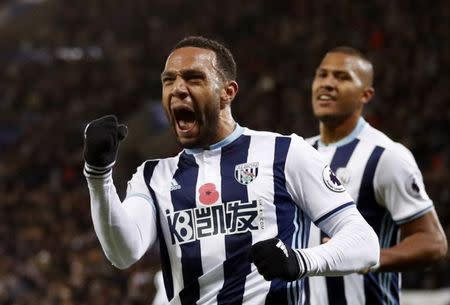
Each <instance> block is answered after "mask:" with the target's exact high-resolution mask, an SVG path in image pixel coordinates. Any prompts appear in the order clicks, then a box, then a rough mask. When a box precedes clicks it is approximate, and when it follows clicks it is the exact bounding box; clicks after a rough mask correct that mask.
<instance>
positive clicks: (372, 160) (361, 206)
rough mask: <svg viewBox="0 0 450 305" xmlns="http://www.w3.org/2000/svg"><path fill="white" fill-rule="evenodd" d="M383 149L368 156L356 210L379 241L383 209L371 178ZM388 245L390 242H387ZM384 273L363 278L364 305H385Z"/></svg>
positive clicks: (376, 149) (377, 149)
mask: <svg viewBox="0 0 450 305" xmlns="http://www.w3.org/2000/svg"><path fill="white" fill-rule="evenodd" d="M383 152H384V148H383V147H380V146H376V147H375V148H374V149H373V151H372V153H371V154H370V157H369V160H368V161H367V164H366V167H365V169H364V172H363V176H362V179H361V185H360V187H359V195H358V203H357V207H358V210H359V211H360V212H361V214H362V215H363V217H364V218H365V219H366V221H367V222H368V223H369V224H370V225H371V226H372V228H373V229H374V231H375V232H376V233H377V235H378V237H379V238H380V239H381V238H382V236H380V233H381V231H382V230H385V229H386V227H387V225H384V226H383V225H382V223H383V219H384V215H385V213H386V210H385V208H383V207H381V206H380V205H379V204H378V203H377V201H376V199H375V190H374V188H373V178H374V176H375V170H376V169H377V165H378V162H379V160H380V157H381V155H382V154H383ZM388 243H390V242H388ZM383 274H384V273H369V274H367V275H365V276H364V294H365V296H366V305H380V304H385V303H384V301H383V299H384V297H383V295H384V293H383V290H385V288H383V286H385V285H384V284H383V281H382V275H383Z"/></svg>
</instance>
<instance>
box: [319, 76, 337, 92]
mask: <svg viewBox="0 0 450 305" xmlns="http://www.w3.org/2000/svg"><path fill="white" fill-rule="evenodd" d="M320 87H321V88H323V89H325V90H327V91H332V90H333V89H334V88H336V79H335V78H334V77H333V76H332V75H330V74H329V75H327V77H324V78H323V79H322V80H321V84H320Z"/></svg>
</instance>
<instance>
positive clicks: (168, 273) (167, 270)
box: [144, 160, 174, 301]
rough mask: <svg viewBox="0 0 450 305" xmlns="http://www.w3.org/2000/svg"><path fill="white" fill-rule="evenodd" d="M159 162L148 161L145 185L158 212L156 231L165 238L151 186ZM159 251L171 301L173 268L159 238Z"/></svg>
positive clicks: (167, 293) (158, 212) (167, 292)
mask: <svg viewBox="0 0 450 305" xmlns="http://www.w3.org/2000/svg"><path fill="white" fill-rule="evenodd" d="M158 162H159V161H158V160H155V161H147V162H146V163H145V165H144V180H145V184H146V185H147V188H148V190H149V192H150V196H151V197H152V199H153V203H154V204H155V210H156V230H157V233H158V236H164V235H163V233H162V229H161V218H160V209H159V204H158V199H157V198H156V194H155V192H154V190H153V189H152V188H151V186H150V181H151V179H152V176H153V172H154V170H155V167H156V165H158ZM159 249H160V250H159V251H160V254H161V268H162V273H163V279H164V287H165V290H166V295H167V299H168V300H169V301H170V300H171V299H172V298H173V296H174V292H173V278H172V267H171V265H170V259H169V251H168V249H167V245H166V241H165V239H164V238H161V237H160V238H159Z"/></svg>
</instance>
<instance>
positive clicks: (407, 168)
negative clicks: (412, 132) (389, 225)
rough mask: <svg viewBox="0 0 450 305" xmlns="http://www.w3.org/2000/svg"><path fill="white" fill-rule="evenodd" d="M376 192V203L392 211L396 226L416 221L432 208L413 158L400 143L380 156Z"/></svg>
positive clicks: (376, 176) (376, 173)
mask: <svg viewBox="0 0 450 305" xmlns="http://www.w3.org/2000/svg"><path fill="white" fill-rule="evenodd" d="M374 189H375V196H376V199H377V201H378V202H379V203H380V204H381V205H383V206H384V207H386V209H388V210H389V212H390V213H391V215H392V218H393V219H394V221H395V222H396V223H397V224H402V223H406V222H409V221H411V220H414V219H416V218H418V217H420V216H422V215H423V214H425V213H427V212H428V211H429V210H431V209H432V208H433V202H432V201H431V200H430V198H429V197H428V195H427V193H426V191H425V186H424V183H423V178H422V174H421V172H420V170H419V167H418V166H417V163H416V161H415V160H414V157H413V155H412V154H411V152H410V151H409V150H408V149H407V148H406V147H404V146H403V145H401V144H398V143H395V144H394V145H393V146H392V147H390V148H389V149H386V151H385V152H384V153H383V155H382V156H381V158H380V162H379V164H378V166H377V169H376V171H375V176H374Z"/></svg>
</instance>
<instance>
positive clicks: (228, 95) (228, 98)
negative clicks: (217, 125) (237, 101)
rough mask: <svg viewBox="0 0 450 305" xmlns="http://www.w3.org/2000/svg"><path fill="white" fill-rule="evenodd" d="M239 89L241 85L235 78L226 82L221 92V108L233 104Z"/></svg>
mask: <svg viewBox="0 0 450 305" xmlns="http://www.w3.org/2000/svg"><path fill="white" fill-rule="evenodd" d="M238 90H239V86H238V84H237V82H235V81H234V80H232V81H228V82H227V83H226V84H225V86H224V87H223V88H222V92H221V94H220V109H223V108H225V107H226V106H228V107H229V106H230V105H231V102H232V101H233V100H234V97H235V96H236V94H237V92H238Z"/></svg>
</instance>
